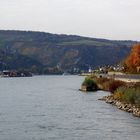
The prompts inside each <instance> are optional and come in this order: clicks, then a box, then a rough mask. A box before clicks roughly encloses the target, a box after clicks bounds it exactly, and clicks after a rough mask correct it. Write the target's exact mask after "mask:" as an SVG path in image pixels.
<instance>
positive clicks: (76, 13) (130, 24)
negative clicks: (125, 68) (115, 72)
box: [0, 0, 140, 40]
mask: <svg viewBox="0 0 140 140" xmlns="http://www.w3.org/2000/svg"><path fill="white" fill-rule="evenodd" d="M139 7H140V1H138V0H133V1H132V0H106V1H104V0H74V1H73V0H36V1H35V0H20V1H19V0H5V1H2V0H0V9H1V13H0V19H1V23H0V29H1V30H26V31H43V32H49V33H55V34H68V35H80V36H86V37H93V38H105V39H111V40H140V38H139V37H140V32H139V25H140V19H139V18H138V17H140V11H139Z"/></svg>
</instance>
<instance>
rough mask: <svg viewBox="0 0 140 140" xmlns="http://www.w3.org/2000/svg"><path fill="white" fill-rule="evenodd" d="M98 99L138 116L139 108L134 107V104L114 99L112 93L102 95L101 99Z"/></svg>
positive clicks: (139, 113)
mask: <svg viewBox="0 0 140 140" xmlns="http://www.w3.org/2000/svg"><path fill="white" fill-rule="evenodd" d="M99 100H102V101H105V102H106V103H108V104H112V105H115V106H116V107H117V108H118V109H121V110H124V111H126V112H129V113H132V114H133V115H134V116H136V117H140V108H138V107H136V106H135V105H132V104H128V103H124V102H121V101H119V100H116V99H114V97H113V96H112V95H111V96H104V97H103V98H102V99H99Z"/></svg>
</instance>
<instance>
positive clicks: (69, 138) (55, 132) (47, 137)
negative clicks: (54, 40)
mask: <svg viewBox="0 0 140 140" xmlns="http://www.w3.org/2000/svg"><path fill="white" fill-rule="evenodd" d="M83 79H84V77H80V76H35V77H31V78H1V79H0V140H139V139H140V119H139V118H135V117H133V116H132V115H131V114H129V113H126V112H123V111H121V110H118V109H117V108H116V107H112V106H111V105H109V104H106V103H104V102H103V101H98V98H100V97H102V96H104V95H107V94H108V93H106V92H103V91H98V92H95V93H88V94H86V93H82V92H80V91H79V90H78V88H79V87H80V85H81V82H82V81H83Z"/></svg>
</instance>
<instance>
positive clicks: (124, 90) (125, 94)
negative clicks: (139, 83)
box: [114, 87, 140, 107]
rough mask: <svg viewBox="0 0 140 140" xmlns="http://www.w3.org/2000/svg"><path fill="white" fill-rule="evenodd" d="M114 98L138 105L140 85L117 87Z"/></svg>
mask: <svg viewBox="0 0 140 140" xmlns="http://www.w3.org/2000/svg"><path fill="white" fill-rule="evenodd" d="M114 98H115V99H120V100H122V101H124V102H127V103H131V104H135V105H137V106H139V107H140V87H119V88H118V89H117V90H116V91H115V94H114Z"/></svg>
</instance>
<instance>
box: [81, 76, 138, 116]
mask: <svg viewBox="0 0 140 140" xmlns="http://www.w3.org/2000/svg"><path fill="white" fill-rule="evenodd" d="M81 90H82V91H96V90H104V91H109V92H110V93H111V95H109V96H105V97H103V98H102V99H99V100H103V101H105V102H106V103H109V104H112V105H115V106H116V107H117V108H118V109H121V110H124V111H127V112H129V113H132V114H133V115H134V116H136V117H140V83H134V82H133V83H127V82H122V81H119V80H114V79H108V78H103V77H96V76H90V77H87V78H86V79H85V81H84V82H83V84H82V86H81Z"/></svg>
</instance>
